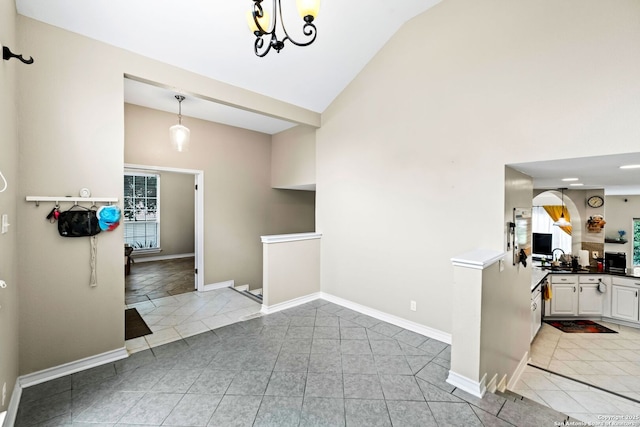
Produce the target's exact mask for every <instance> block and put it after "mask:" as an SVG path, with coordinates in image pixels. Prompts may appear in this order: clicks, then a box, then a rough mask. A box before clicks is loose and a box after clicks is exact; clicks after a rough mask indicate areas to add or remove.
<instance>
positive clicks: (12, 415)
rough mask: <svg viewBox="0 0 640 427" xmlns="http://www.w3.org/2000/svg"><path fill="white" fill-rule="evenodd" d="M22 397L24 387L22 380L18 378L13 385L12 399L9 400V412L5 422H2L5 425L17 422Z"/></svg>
mask: <svg viewBox="0 0 640 427" xmlns="http://www.w3.org/2000/svg"><path fill="white" fill-rule="evenodd" d="M21 398H22V387H20V381H17V380H16V384H15V385H14V386H13V393H11V400H10V401H9V406H8V407H7V412H6V414H5V417H4V423H3V424H2V426H3V427H13V426H14V424H15V423H16V418H17V417H18V406H20V399H21ZM0 421H2V420H0Z"/></svg>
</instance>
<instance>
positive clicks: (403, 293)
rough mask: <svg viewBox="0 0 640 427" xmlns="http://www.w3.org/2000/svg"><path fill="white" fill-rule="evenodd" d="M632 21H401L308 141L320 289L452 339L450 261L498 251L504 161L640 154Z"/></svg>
mask: <svg viewBox="0 0 640 427" xmlns="http://www.w3.org/2000/svg"><path fill="white" fill-rule="evenodd" d="M639 15H640V3H639V2H637V1H634V0H622V1H618V2H615V4H612V3H610V2H607V3H603V2H601V1H599V0H567V1H563V2H557V1H554V0H540V1H535V2H512V1H508V0H487V1H482V2H476V1H473V0H447V1H444V2H441V3H439V4H438V5H436V6H434V7H433V8H431V9H429V10H428V11H426V12H425V13H423V14H421V15H419V16H417V17H416V18H414V19H412V20H411V21H409V22H407V23H406V24H405V25H404V26H403V27H402V28H401V29H400V30H399V31H398V32H397V33H396V34H395V35H394V36H393V37H392V38H391V39H390V40H389V42H388V43H387V44H386V45H385V46H384V47H383V48H382V49H381V50H380V51H379V52H378V54H377V55H376V56H375V57H374V58H373V59H372V60H371V61H370V62H369V63H368V64H367V66H366V67H365V68H364V69H363V70H362V71H361V72H360V74H359V75H358V76H357V77H356V78H355V79H354V80H353V81H352V82H351V83H350V84H349V85H348V86H347V88H346V89H345V90H344V91H343V92H342V93H341V94H340V95H339V96H338V97H337V98H336V99H335V100H334V102H333V103H332V104H331V105H330V106H329V108H327V109H326V110H325V111H324V112H323V114H322V126H321V128H320V129H318V131H317V132H316V144H317V152H316V155H317V169H316V174H317V187H316V188H317V201H316V203H317V209H316V211H317V230H318V231H319V232H322V233H323V238H322V254H321V259H322V270H321V277H322V291H323V292H327V293H330V294H333V295H336V296H339V297H342V298H345V299H348V300H351V301H354V302H356V303H359V304H362V305H365V306H369V307H372V308H375V309H378V310H381V311H384V312H387V313H390V314H393V315H396V316H399V317H402V318H405V319H408V320H412V321H415V322H417V323H420V324H423V325H426V326H429V327H432V328H435V329H439V330H441V331H443V332H450V331H451V319H450V306H451V304H453V303H455V301H452V298H451V284H452V281H453V273H452V267H451V262H450V259H451V257H453V256H455V255H457V254H460V253H464V252H466V251H468V250H472V249H476V248H486V249H493V250H504V233H505V224H504V220H505V218H504V216H505V213H504V209H505V205H504V203H505V199H504V191H505V187H504V182H505V181H504V180H505V175H504V166H505V165H506V164H513V163H521V162H528V161H538V160H539V161H542V160H553V159H561V158H573V157H576V156H595V155H606V154H616V153H628V152H635V151H637V141H638V140H640V103H639V102H638V99H640V80H639V79H638V78H637V76H638V75H640V55H638V49H637V46H638V45H640V25H639V24H638V20H637V16H639ZM487 23H491V24H490V25H487ZM594 58H598V59H597V61H595V60H594ZM410 300H414V301H416V302H417V311H415V312H413V311H410V310H409V301H410Z"/></svg>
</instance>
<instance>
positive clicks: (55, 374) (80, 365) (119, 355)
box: [0, 347, 129, 427]
mask: <svg viewBox="0 0 640 427" xmlns="http://www.w3.org/2000/svg"><path fill="white" fill-rule="evenodd" d="M127 357H129V353H128V352H127V349H126V348H125V347H122V348H119V349H116V350H112V351H107V352H105V353H101V354H97V355H95V356H90V357H86V358H84V359H80V360H76V361H74V362H69V363H65V364H63V365H59V366H54V367H53V368H49V369H43V370H42V371H37V372H33V373H31V374H27V375H22V376H20V377H18V379H17V380H16V384H15V386H14V388H13V393H12V394H11V400H10V401H9V406H8V408H7V412H6V414H4V423H3V424H2V426H3V427H13V425H14V424H15V422H16V417H17V415H18V406H20V399H21V398H22V389H24V388H27V387H31V386H34V385H38V384H41V383H44V382H47V381H51V380H55V379H56V378H61V377H64V376H66V375H70V374H74V373H76V372H80V371H84V370H86V369H90V368H95V367H96V366H100V365H104V364H106V363H112V362H116V361H118V360H121V359H126V358H127ZM0 421H2V420H1V419H0Z"/></svg>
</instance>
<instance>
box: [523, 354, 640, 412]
mask: <svg viewBox="0 0 640 427" xmlns="http://www.w3.org/2000/svg"><path fill="white" fill-rule="evenodd" d="M527 365H528V366H531V367H532V368H536V369H540V370H541V371H545V372H548V373H550V374H553V375H556V376H559V377H562V378H564V379H567V380H570V381H574V382H577V383H580V384H582V385H584V386H587V387H590V388H595V389H597V390H599V391H602V392H604V393H608V394H613V395H614V396H617V397H621V398H623V399H626V400H630V401H632V402H634V403H638V404H640V400H636V399H634V398H632V397H629V396H625V395H623V394H620V393H617V392H615V391H611V390H607V389H605V388H602V387H600V386H597V385H594V384H590V383H587V382H585V381H582V380H578V379H575V378H571V377H569V376H567V375H564V374H561V373H558V372H554V371H551V370H549V369H546V368H543V367H541V366H536V365H533V364H531V363H527Z"/></svg>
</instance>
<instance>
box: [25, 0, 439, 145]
mask: <svg viewBox="0 0 640 427" xmlns="http://www.w3.org/2000/svg"><path fill="white" fill-rule="evenodd" d="M439 1H440V0H401V1H386V0H322V1H321V4H320V13H319V15H318V17H317V19H316V20H315V21H314V23H315V24H316V26H317V29H318V36H317V39H316V41H315V42H314V43H313V44H312V45H310V46H308V47H297V46H295V45H292V44H291V43H289V42H287V43H286V45H285V48H284V49H283V50H282V51H281V52H280V53H276V52H275V51H272V52H270V53H269V54H268V55H267V56H266V57H264V58H259V57H257V56H256V55H255V54H254V40H255V36H254V35H253V34H252V33H251V32H250V31H249V28H248V26H247V19H246V14H247V11H248V10H250V9H251V7H252V5H253V2H252V1H251V0H180V1H178V0H164V1H157V0H136V1H131V0H91V1H87V0H16V7H17V10H18V13H20V14H21V15H25V16H28V17H31V18H34V19H36V20H39V21H43V22H46V23H48V24H51V25H54V26H57V27H61V28H64V29H67V30H69V31H72V32H76V33H79V34H82V35H85V36H87V37H90V38H93V39H96V40H100V41H103V42H105V43H108V44H111V45H114V46H118V47H121V48H123V49H126V50H129V51H132V52H135V53H138V54H140V55H143V56H147V57H150V58H153V59H156V60H158V61H162V62H165V63H168V64H172V65H175V66H177V67H180V68H183V69H186V70H189V71H192V72H195V73H198V74H201V75H204V76H207V77H210V78H212V79H215V80H219V81H222V82H225V83H228V84H231V85H234V86H239V87H241V88H245V89H248V90H250V91H253V92H257V93H260V94H263V95H266V96H269V97H272V98H275V99H278V100H281V101H285V102H288V103H291V104H294V105H297V106H300V107H303V108H306V109H309V110H312V111H315V112H318V113H320V112H322V111H324V110H325V108H326V107H327V106H328V105H329V104H330V103H331V102H332V101H333V100H334V98H335V97H336V96H337V95H338V94H339V93H340V92H341V91H342V90H343V89H344V88H345V87H346V86H347V85H348V84H349V82H351V80H353V78H354V77H355V76H356V75H357V74H358V73H359V72H360V71H361V70H362V68H363V67H364V66H365V65H366V64H367V62H369V60H370V59H371V58H372V57H373V56H374V55H375V54H376V53H377V52H378V51H379V50H380V48H381V47H382V46H383V45H384V44H385V43H386V42H387V41H388V40H389V38H391V36H392V35H393V34H394V33H395V32H396V31H397V30H398V29H399V28H400V27H401V26H402V25H403V24H404V23H405V22H407V21H408V20H410V19H411V18H413V17H415V16H416V15H418V14H420V13H422V12H424V11H426V10H427V9H429V8H430V7H432V6H434V5H435V4H437V3H439ZM271 4H272V3H271V0H265V1H264V2H263V7H264V8H265V10H270V9H271V7H272V6H271ZM282 9H283V11H282V12H283V15H284V16H283V20H284V21H285V24H286V26H287V31H288V33H289V34H290V35H291V37H292V38H293V39H298V40H300V39H301V37H300V36H301V35H302V23H303V21H302V18H300V16H299V15H298V12H297V8H296V4H295V1H294V0H283V4H282ZM281 34H282V32H281V31H280V38H282V35H281ZM296 36H298V37H296ZM160 83H162V82H160ZM128 89H130V90H131V91H133V92H134V93H132V94H131V96H130V98H129V99H136V100H139V99H140V98H142V97H144V96H145V95H147V96H149V98H150V100H147V101H146V103H145V106H149V107H152V108H158V109H163V108H161V106H160V105H161V104H162V101H161V100H160V99H161V97H163V96H164V97H167V96H168V97H169V98H171V99H173V94H172V93H162V91H158V90H156V89H144V88H142V87H141V86H140V85H135V84H134V85H129V87H128ZM138 91H139V92H138ZM127 95H128V97H129V94H127ZM154 95H156V96H155V97H154ZM174 101H175V100H174ZM136 102H139V101H136ZM156 102H157V103H158V105H157V106H156V107H153V105H155V103H156ZM183 106H184V109H185V111H184V114H185V115H194V116H196V117H207V116H208V117H210V118H209V119H211V120H215V118H216V117H217V115H216V113H213V112H206V111H204V110H203V108H204V105H199V106H197V110H198V112H197V113H192V110H189V111H187V104H186V101H185V103H184V104H183ZM216 108H217V107H216ZM174 109H175V107H174ZM194 109H195V107H194ZM226 110H227V109H222V111H223V115H225V114H228V111H226ZM171 111H174V110H171ZM215 121H218V120H215ZM280 125H281V124H280ZM275 126H276V128H278V124H276V125H275ZM259 128H260V127H259ZM265 132H268V133H270V132H271V131H270V130H268V127H267V129H266V130H265Z"/></svg>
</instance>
